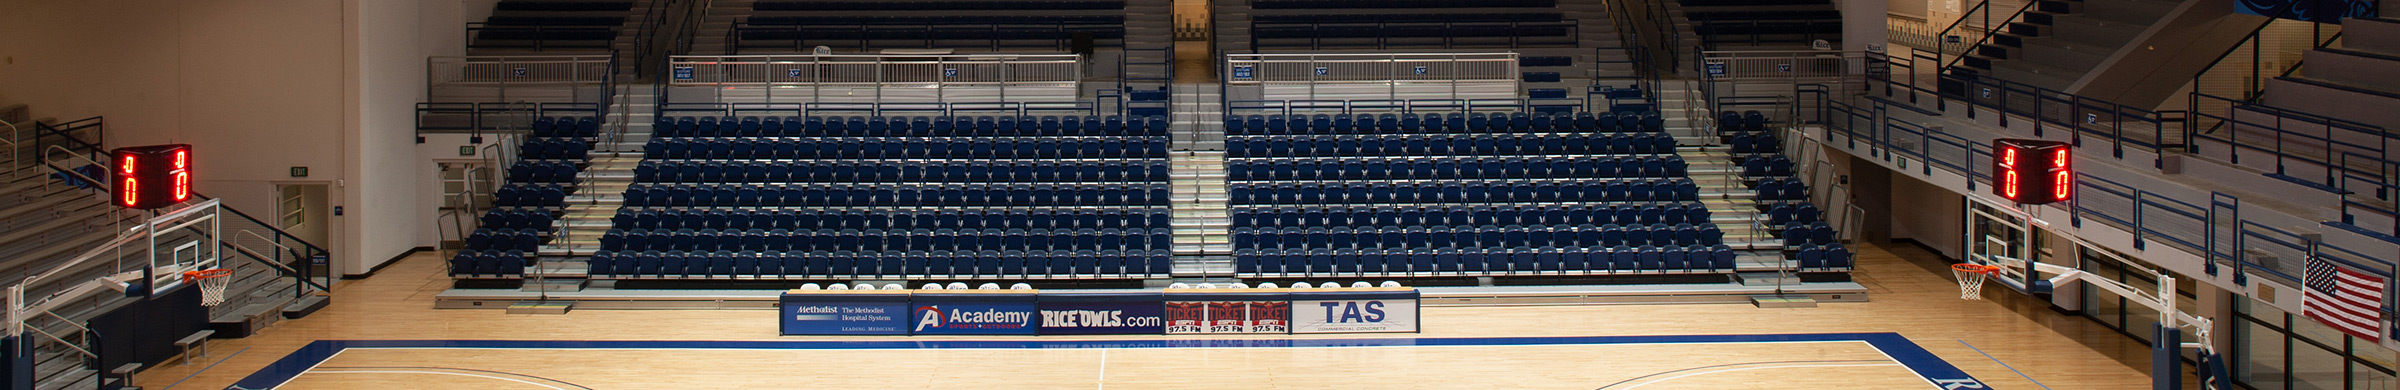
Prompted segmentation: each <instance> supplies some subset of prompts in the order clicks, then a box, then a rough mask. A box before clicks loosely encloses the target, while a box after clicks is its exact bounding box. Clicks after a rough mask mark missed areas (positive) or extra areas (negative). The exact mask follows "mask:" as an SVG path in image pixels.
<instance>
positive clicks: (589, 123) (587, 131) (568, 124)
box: [532, 116, 600, 138]
mask: <svg viewBox="0 0 2400 390" xmlns="http://www.w3.org/2000/svg"><path fill="white" fill-rule="evenodd" d="M532 135H533V136H534V137H558V138H592V137H598V136H600V120H599V119H596V118H593V117H588V116H583V117H540V118H533V133H532Z"/></svg>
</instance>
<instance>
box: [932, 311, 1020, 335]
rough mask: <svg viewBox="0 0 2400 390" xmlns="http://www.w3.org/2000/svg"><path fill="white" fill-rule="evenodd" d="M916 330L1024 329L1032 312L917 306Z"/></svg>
mask: <svg viewBox="0 0 2400 390" xmlns="http://www.w3.org/2000/svg"><path fill="white" fill-rule="evenodd" d="M915 312H916V314H917V329H916V331H920V332H921V331H924V330H926V329H1025V328H1029V327H1032V326H1033V313H1032V312H1027V311H1013V310H1000V309H983V310H962V309H951V310H949V311H943V310H942V307H941V306H938V305H932V306H919V307H917V310H915Z"/></svg>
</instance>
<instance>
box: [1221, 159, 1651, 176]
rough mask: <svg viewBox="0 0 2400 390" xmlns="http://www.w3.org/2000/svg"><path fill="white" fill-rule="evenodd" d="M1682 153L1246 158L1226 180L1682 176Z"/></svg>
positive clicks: (1229, 166) (1236, 162)
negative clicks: (1407, 158) (1393, 158)
mask: <svg viewBox="0 0 2400 390" xmlns="http://www.w3.org/2000/svg"><path fill="white" fill-rule="evenodd" d="M1687 170H1688V167H1687V166H1686V165H1685V163H1684V161H1683V157H1678V156H1672V155H1669V156H1666V157H1663V158H1662V157H1602V158H1553V157H1537V158H1506V159H1491V158H1486V159H1474V160H1465V161H1457V162H1454V161H1449V160H1431V159H1426V160H1414V161H1405V160H1399V162H1397V163H1386V162H1384V161H1381V160H1369V161H1364V162H1362V161H1357V159H1317V158H1294V159H1246V160H1234V162H1232V163H1230V164H1226V166H1225V171H1226V179H1227V180H1395V179H1545V178H1594V177H1651V178H1665V177H1681V176H1685V172H1686V171H1687Z"/></svg>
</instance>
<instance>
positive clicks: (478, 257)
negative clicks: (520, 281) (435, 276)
mask: <svg viewBox="0 0 2400 390" xmlns="http://www.w3.org/2000/svg"><path fill="white" fill-rule="evenodd" d="M531 252H532V251H519V250H507V251H500V250H464V251H458V254H456V255H452V256H450V276H509V277H514V276H518V275H524V274H525V264H526V260H525V259H526V258H527V256H526V255H525V254H526V253H531Z"/></svg>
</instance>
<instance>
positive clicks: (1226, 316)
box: [1167, 301, 1292, 334]
mask: <svg viewBox="0 0 2400 390" xmlns="http://www.w3.org/2000/svg"><path fill="white" fill-rule="evenodd" d="M1291 318H1292V305H1291V303H1290V302H1286V301H1169V302H1167V333H1168V334H1189V333H1290V332H1291Z"/></svg>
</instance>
